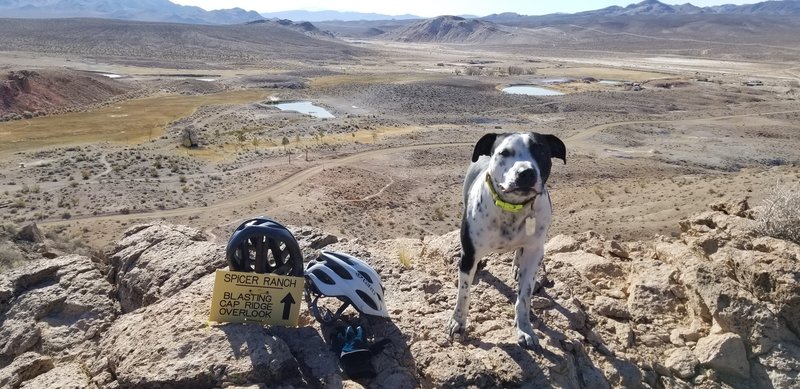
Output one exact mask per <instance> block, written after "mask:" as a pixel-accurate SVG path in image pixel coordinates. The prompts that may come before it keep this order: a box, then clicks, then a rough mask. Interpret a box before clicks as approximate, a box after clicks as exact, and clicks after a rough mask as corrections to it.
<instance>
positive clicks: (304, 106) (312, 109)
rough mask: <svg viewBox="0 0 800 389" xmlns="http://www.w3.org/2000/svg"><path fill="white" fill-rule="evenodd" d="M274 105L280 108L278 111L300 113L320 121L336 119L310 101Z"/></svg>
mask: <svg viewBox="0 0 800 389" xmlns="http://www.w3.org/2000/svg"><path fill="white" fill-rule="evenodd" d="M273 105H274V106H276V107H278V109H280V110H281V111H294V112H300V113H303V114H306V115H311V116H313V117H316V118H320V119H330V118H334V117H335V116H333V115H332V114H331V113H330V112H328V111H327V110H326V109H325V108H322V107H320V106H316V105H314V104H313V103H312V102H310V101H291V102H286V103H277V104H273Z"/></svg>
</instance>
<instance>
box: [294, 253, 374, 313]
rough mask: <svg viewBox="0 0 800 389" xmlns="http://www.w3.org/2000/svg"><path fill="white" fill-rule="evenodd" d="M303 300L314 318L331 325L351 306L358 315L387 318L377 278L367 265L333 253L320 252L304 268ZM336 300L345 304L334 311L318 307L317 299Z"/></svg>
mask: <svg viewBox="0 0 800 389" xmlns="http://www.w3.org/2000/svg"><path fill="white" fill-rule="evenodd" d="M305 277H306V293H305V295H306V301H307V302H308V308H309V310H311V313H312V314H313V315H314V317H315V318H316V319H317V320H319V321H320V322H322V323H325V324H330V323H332V322H334V321H335V320H338V319H339V317H340V316H341V315H342V312H344V310H345V309H346V308H347V307H348V306H350V305H352V306H353V308H355V309H356V310H357V311H358V312H359V313H362V314H366V315H373V316H380V317H389V312H388V311H387V310H386V303H384V301H383V291H384V289H383V285H382V284H381V279H380V276H378V273H377V272H376V271H375V270H374V269H372V267H370V266H369V265H368V264H367V263H366V262H364V261H362V260H360V259H358V258H356V257H353V256H351V255H347V254H344V253H339V252H334V251H322V252H321V253H320V255H319V257H318V258H317V259H315V260H312V261H311V262H309V263H308V264H307V265H306V270H305ZM323 296H326V297H336V298H338V299H339V300H342V301H344V304H342V306H341V307H340V308H339V309H338V310H337V311H336V313H333V314H332V313H331V311H330V310H328V309H326V308H324V307H320V306H319V305H318V304H317V300H318V299H319V298H320V297H323Z"/></svg>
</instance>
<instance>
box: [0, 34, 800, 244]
mask: <svg viewBox="0 0 800 389" xmlns="http://www.w3.org/2000/svg"><path fill="white" fill-rule="evenodd" d="M349 43H350V44H358V45H359V46H360V47H363V48H366V49H367V50H365V51H364V52H365V53H371V54H364V55H363V56H361V57H360V58H358V59H357V60H351V61H342V62H336V63H334V62H331V63H326V64H313V65H311V64H306V65H301V66H299V67H298V68H297V69H294V70H290V71H280V72H277V71H274V70H265V69H263V68H259V67H257V66H249V65H247V64H244V65H241V68H238V69H230V68H226V69H223V70H220V69H216V70H215V68H211V67H209V68H208V69H203V68H197V69H191V70H189V71H187V70H176V69H171V68H170V64H169V63H168V62H164V63H158V64H156V65H153V67H152V68H148V67H143V66H141V65H136V66H132V65H130V64H129V63H118V62H114V61H108V62H107V63H103V62H101V63H98V62H97V61H94V60H90V59H88V58H81V57H80V56H78V55H70V56H69V57H68V58H67V57H60V56H59V55H56V54H53V55H44V54H41V53H25V52H15V53H13V55H9V56H0V58H2V59H0V70H2V69H8V70H15V69H17V70H18V69H41V68H51V67H60V66H69V69H70V71H75V72H82V71H92V72H99V73H107V74H116V75H119V76H121V77H120V78H117V79H116V82H119V83H123V84H125V85H127V86H128V87H129V88H132V89H136V90H138V91H139V93H138V94H137V95H136V96H135V97H132V98H131V99H129V100H125V101H110V102H108V103H107V104H102V103H101V104H97V105H92V106H90V107H87V108H86V109H84V110H80V112H73V113H66V114H55V113H54V114H44V115H42V116H40V117H32V118H28V119H22V120H13V121H7V122H5V123H0V217H2V218H3V219H4V220H6V221H8V222H13V223H17V224H24V223H26V222H29V221H37V222H38V223H39V224H40V225H42V226H44V228H46V229H54V230H56V231H60V232H61V233H62V234H65V235H68V236H71V237H79V238H81V239H82V240H84V241H86V242H89V244H90V245H91V246H93V247H97V248H100V247H103V246H104V245H106V244H108V243H110V242H112V241H114V240H115V239H117V238H118V237H119V236H120V233H121V231H122V230H123V229H125V228H127V227H128V226H130V225H131V224H134V223H137V222H139V221H143V220H151V219H165V220H168V221H171V222H175V223H180V224H189V225H192V226H195V227H199V228H202V229H205V230H206V231H208V232H211V233H213V234H214V236H216V238H217V240H218V241H220V242H222V241H225V240H226V239H227V237H228V235H229V234H230V233H231V231H232V229H233V228H235V226H236V225H237V224H238V223H239V222H241V221H242V220H243V219H245V218H249V217H252V216H257V215H269V216H272V217H274V218H276V219H278V220H280V221H283V222H285V223H288V224H293V225H311V226H316V227H319V228H322V229H324V230H327V231H331V232H333V233H337V234H340V235H341V236H345V237H349V238H356V239H361V240H364V241H375V240H380V239H386V238H397V237H410V238H424V237H425V236H429V235H439V234H443V233H446V232H448V231H451V230H454V229H457V228H458V225H459V222H460V216H461V207H462V205H461V187H462V182H463V181H462V180H463V174H464V172H465V170H466V167H467V165H468V163H469V157H470V155H471V151H472V145H473V144H474V142H475V141H476V140H477V139H479V138H480V136H481V135H483V134H484V133H487V132H508V131H538V132H545V133H553V134H556V135H558V136H559V137H560V138H561V139H562V140H564V142H565V144H566V146H567V152H568V153H567V163H566V165H563V164H561V163H560V162H556V163H554V167H553V173H552V175H551V178H550V181H549V186H550V189H551V195H552V199H553V203H554V213H555V217H554V219H553V220H554V224H553V226H552V230H551V235H554V234H558V233H577V232H582V231H585V230H589V229H592V230H595V231H598V232H600V233H602V234H604V235H607V236H610V237H611V236H614V237H616V238H617V239H620V240H634V239H640V238H644V237H650V236H652V235H654V234H666V235H670V234H675V233H676V232H677V231H676V230H675V226H677V223H676V221H677V220H676V219H678V218H680V217H681V215H688V214H692V213H694V212H697V211H700V210H703V209H705V207H706V206H707V204H709V203H712V202H716V201H721V200H727V199H740V198H742V197H743V196H749V197H751V199H752V200H751V203H752V204H758V202H759V201H760V200H761V199H762V198H763V197H764V196H765V195H766V194H767V193H768V192H769V191H770V190H771V188H773V187H774V186H776V185H778V184H788V183H796V182H798V181H800V154H798V153H797V150H798V147H800V132H798V128H800V106H798V104H797V98H798V93H800V79H798V78H797V73H794V72H796V71H793V70H792V69H793V68H792V67H791V64H787V65H782V64H780V63H776V62H771V61H769V59H765V60H764V62H763V63H762V62H757V61H750V62H743V61H723V60H719V61H712V60H708V59H703V60H700V59H697V58H691V57H680V56H666V55H653V56H644V57H643V56H638V55H637V56H633V55H631V56H630V57H626V56H624V55H622V54H620V53H608V54H607V55H605V56H602V55H599V54H597V53H592V54H591V55H589V54H585V53H583V52H580V51H576V52H573V53H565V52H553V53H549V54H547V53H545V54H547V55H537V56H536V59H535V61H531V60H530V56H526V57H525V58H521V57H520V56H519V55H518V53H517V52H515V51H514V50H510V49H504V48H493V49H492V50H488V49H485V48H479V47H469V46H464V45H441V44H406V43H397V42H380V41H358V42H349ZM37 57H38V59H37ZM477 59H479V60H480V61H477V62H479V63H482V64H484V65H482V67H483V69H482V72H481V74H480V75H470V76H467V75H465V73H464V71H465V70H466V69H468V68H470V67H472V66H474V63H476V60H477ZM509 66H518V67H522V68H524V69H528V70H529V71H528V72H527V73H528V74H520V75H509V74H507V72H505V69H508V67H509ZM794 69H796V68H794ZM589 77H590V78H592V79H594V81H591V80H589V79H587V81H586V82H584V80H582V79H584V78H589ZM553 79H568V80H565V81H567V82H563V83H558V84H556V85H552V82H551V81H552V80H553ZM751 79H759V80H761V81H763V85H761V86H746V85H744V84H743V83H744V82H745V81H748V80H751ZM598 80H610V81H618V83H599V82H597V81H598ZM633 83H638V84H640V85H641V88H642V89H641V90H635V89H637V88H634V87H633ZM517 84H536V85H539V84H546V85H548V86H549V87H551V88H553V89H556V90H559V91H561V92H564V93H565V95H562V96H542V97H538V96H521V95H510V94H505V93H503V92H502V90H501V89H502V88H503V87H504V86H507V85H517ZM296 100H303V101H311V102H313V103H314V104H316V105H318V106H321V107H323V108H325V109H327V110H328V111H329V112H330V113H332V114H333V115H335V118H332V119H318V118H314V117H311V116H308V115H304V114H300V113H296V112H289V111H281V110H279V109H277V108H276V107H275V106H274V105H273V103H275V102H279V101H296ZM186 131H190V132H192V133H193V134H195V135H194V136H195V140H196V143H197V147H194V148H186V147H184V146H183V141H184V136H183V134H184V133H185V132H186Z"/></svg>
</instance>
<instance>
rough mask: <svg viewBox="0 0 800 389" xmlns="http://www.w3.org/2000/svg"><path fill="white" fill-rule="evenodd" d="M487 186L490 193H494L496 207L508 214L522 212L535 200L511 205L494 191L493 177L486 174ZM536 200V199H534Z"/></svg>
mask: <svg viewBox="0 0 800 389" xmlns="http://www.w3.org/2000/svg"><path fill="white" fill-rule="evenodd" d="M486 186H488V187H489V192H491V193H492V199H494V205H496V206H498V207H499V208H500V209H502V210H504V211H507V212H519V211H521V210H522V208H525V206H526V205H528V203H530V202H531V201H533V199H530V200H528V201H526V202H524V203H522V204H514V203H509V202H507V201H503V200H502V199H501V198H500V195H499V194H497V191H496V190H495V189H494V185H493V184H492V176H490V175H489V173H486ZM535 198H536V197H534V199H535Z"/></svg>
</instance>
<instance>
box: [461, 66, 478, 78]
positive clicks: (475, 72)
mask: <svg viewBox="0 0 800 389" xmlns="http://www.w3.org/2000/svg"><path fill="white" fill-rule="evenodd" d="M481 73H482V72H481V69H479V68H476V67H469V68H465V69H464V74H465V75H467V76H480V75H481Z"/></svg>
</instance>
